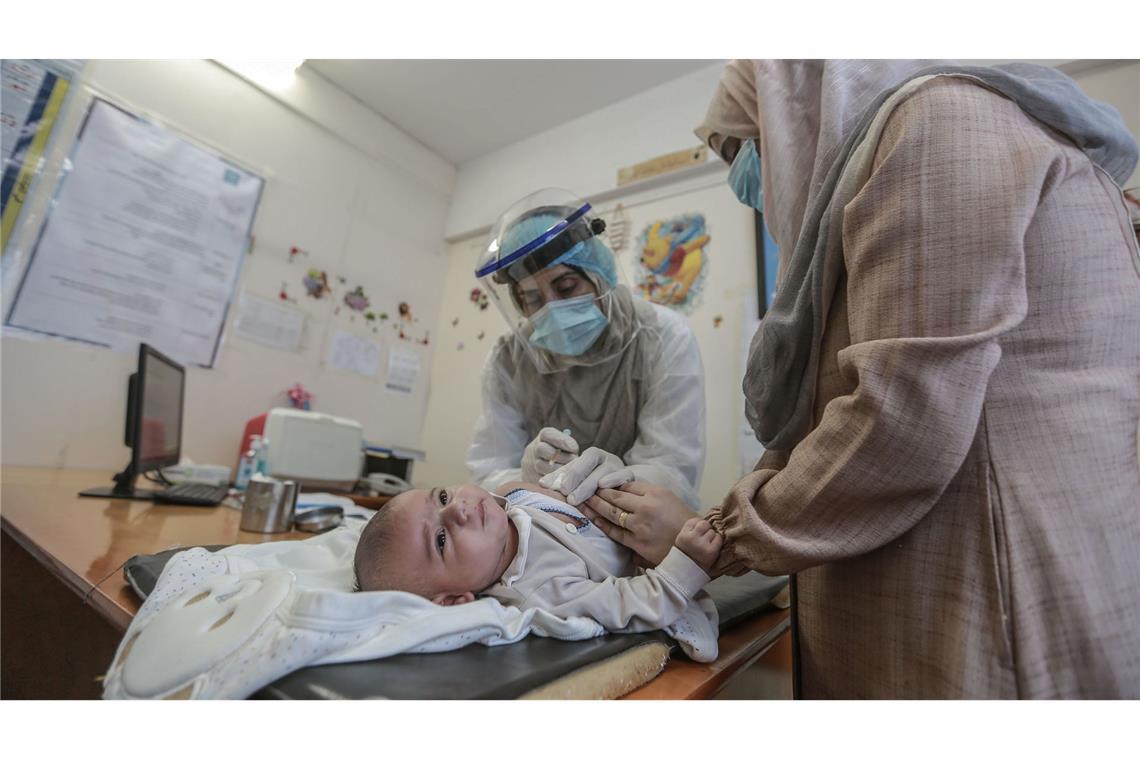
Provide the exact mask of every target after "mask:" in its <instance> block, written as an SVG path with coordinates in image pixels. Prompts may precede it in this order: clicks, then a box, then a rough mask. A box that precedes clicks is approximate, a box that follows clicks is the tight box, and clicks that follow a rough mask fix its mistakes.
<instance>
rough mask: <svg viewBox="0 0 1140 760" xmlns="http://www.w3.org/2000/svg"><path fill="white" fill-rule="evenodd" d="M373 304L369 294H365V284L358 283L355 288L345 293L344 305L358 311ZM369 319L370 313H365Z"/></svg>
mask: <svg viewBox="0 0 1140 760" xmlns="http://www.w3.org/2000/svg"><path fill="white" fill-rule="evenodd" d="M370 304H371V301H369V299H368V296H366V295H365V294H364V286H363V285H357V286H356V287H355V288H353V289H352V290H350V291H349V292H347V293H345V294H344V305H345V306H347V307H348V308H350V309H352V310H353V311H356V312H362V311H365V310H366V309H367V308H368V306H369V305H370ZM364 317H365V319H368V315H367V314H365V315H364Z"/></svg>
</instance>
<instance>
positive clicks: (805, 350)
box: [696, 61, 1137, 449]
mask: <svg viewBox="0 0 1140 760" xmlns="http://www.w3.org/2000/svg"><path fill="white" fill-rule="evenodd" d="M932 75H949V76H958V77H968V78H972V79H974V80H976V81H978V82H979V83H981V84H982V85H984V86H986V87H988V88H990V89H992V90H994V91H996V92H998V93H1000V94H1001V95H1003V96H1005V97H1007V98H1009V99H1010V100H1012V101H1013V102H1015V103H1016V104H1017V105H1018V106H1019V107H1021V109H1022V110H1023V111H1025V113H1026V114H1028V115H1029V116H1031V117H1032V118H1034V119H1036V120H1037V121H1040V122H1041V123H1043V124H1045V125H1046V126H1048V127H1051V128H1052V129H1054V130H1056V131H1058V132H1060V133H1062V134H1064V135H1065V136H1066V137H1068V138H1069V139H1070V140H1072V141H1073V142H1074V143H1075V144H1076V145H1077V147H1079V148H1080V149H1081V150H1083V151H1084V152H1085V154H1086V155H1088V157H1089V158H1090V159H1091V160H1092V161H1093V162H1094V163H1096V164H1097V165H1098V166H1100V167H1101V168H1102V169H1104V170H1105V171H1106V172H1107V173H1108V174H1109V175H1110V176H1112V177H1113V179H1115V180H1116V182H1117V183H1123V182H1124V181H1125V180H1127V178H1128V177H1129V175H1130V174H1131V173H1132V170H1133V169H1134V168H1135V166H1136V161H1137V147H1136V141H1135V140H1134V139H1133V138H1132V136H1131V135H1130V134H1129V133H1128V130H1127V129H1126V128H1125V126H1124V123H1123V121H1122V120H1121V118H1120V115H1119V114H1118V113H1117V112H1116V110H1115V109H1114V108H1112V107H1111V106H1109V105H1106V104H1103V103H1098V102H1095V101H1093V100H1091V99H1089V98H1088V97H1087V96H1086V95H1085V94H1084V93H1082V92H1081V91H1080V89H1079V88H1078V87H1077V85H1076V83H1075V82H1073V81H1072V80H1071V79H1069V78H1068V77H1067V76H1065V75H1064V74H1062V73H1061V72H1059V71H1057V70H1055V69H1052V68H1047V67H1044V66H1036V65H1033V64H1007V65H1003V66H994V67H988V66H960V65H955V64H953V63H946V62H943V63H933V64H931V62H929V61H733V62H732V63H730V64H729V65H728V66H727V67H726V69H725V72H724V74H723V75H722V76H721V82H720V86H719V87H718V89H717V92H716V95H715V96H714V98H713V102H712V104H711V105H710V107H709V111H708V115H707V116H706V119H705V123H704V124H702V125H701V126H700V127H698V128H697V130H696V133H697V136H698V137H700V138H701V139H702V140H704V141H705V142H706V143H708V145H709V147H710V148H712V149H713V150H714V151H716V152H717V153H718V154H719V155H720V156H721V157H722V158H724V159H726V160H731V158H732V156H733V155H734V154H735V151H736V148H737V147H738V146H739V144H740V141H741V140H744V139H755V140H757V141H758V142H757V147H758V149H759V152H760V160H761V171H762V183H763V192H764V216H765V218H766V221H767V223H768V226H769V229H770V230H771V232H772V235H773V237H774V238H775V240H776V243H777V245H778V246H779V248H780V274H779V286H778V288H777V291H776V296H775V298H774V300H773V303H772V306H771V308H770V309H769V310H768V313H767V314H766V315H765V317H764V319H763V321H762V322H761V323H760V327H759V329H758V330H757V331H756V334H755V336H753V339H752V345H751V348H750V350H749V354H748V368H747V371H746V373H745V378H744V395H745V399H746V404H745V413H746V414H747V416H748V421H749V423H750V424H751V425H752V428H753V430H754V431H755V432H756V437H757V438H758V439H759V440H760V441H761V442H762V443H763V444H764V445H765V446H767V447H769V448H775V449H790V448H792V447H794V446H795V445H796V443H798V442H799V441H800V440H801V439H802V438H803V437H804V436H805V435H807V433H808V432H809V430H810V427H811V423H812V407H813V402H814V397H813V392H814V387H815V381H816V373H817V368H818V365H819V351H820V342H821V338H822V335H823V325H824V318H823V315H824V309H825V305H826V304H827V303H830V301H831V298H832V296H833V295H834V287H835V278H832V277H827V278H825V277H824V270H825V268H826V267H828V265H829V264H830V266H831V268H835V267H837V266H838V267H841V266H842V257H841V254H842V244H841V242H837V241H834V240H832V241H830V244H829V241H828V236H827V230H828V229H830V228H832V227H833V226H834V225H835V224H836V223H837V220H838V219H840V218H841V216H842V213H843V209H842V206H841V205H840V204H833V203H832V201H833V198H834V195H835V189H836V185H837V183H838V182H839V179H840V177H841V175H842V174H843V170H844V168H845V167H846V165H847V161H848V159H849V158H850V156H851V154H852V152H853V151H854V150H855V148H856V147H857V146H858V145H859V143H860V141H861V140H862V139H863V137H864V136H865V134H866V132H867V130H868V128H869V126H870V124H871V122H872V121H873V120H874V118H875V115H876V114H877V113H878V110H879V107H880V106H881V105H882V104H883V102H884V101H885V100H887V98H889V97H890V96H891V95H892V94H894V93H895V91H896V90H898V89H899V88H900V87H902V86H903V85H905V84H906V83H907V82H909V81H910V80H912V79H915V78H917V77H923V76H932ZM833 206H834V207H833ZM829 257H838V259H839V261H838V262H836V261H830V262H829V260H828V258H829ZM825 291H826V292H825Z"/></svg>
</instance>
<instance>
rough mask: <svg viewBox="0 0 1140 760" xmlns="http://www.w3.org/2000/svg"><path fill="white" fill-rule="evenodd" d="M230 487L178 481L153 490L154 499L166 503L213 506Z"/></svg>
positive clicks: (222, 497) (223, 496) (219, 501)
mask: <svg viewBox="0 0 1140 760" xmlns="http://www.w3.org/2000/svg"><path fill="white" fill-rule="evenodd" d="M229 492H230V489H229V488H227V487H226V486H212V485H209V484H208V483H179V484H178V485H176V486H171V487H170V488H164V489H162V490H161V491H155V492H154V500H155V501H158V502H166V503H167V504H187V505H190V506H194V507H213V506H215V505H217V504H220V503H221V501H222V499H224V498H226V495H227V494H228V493H229Z"/></svg>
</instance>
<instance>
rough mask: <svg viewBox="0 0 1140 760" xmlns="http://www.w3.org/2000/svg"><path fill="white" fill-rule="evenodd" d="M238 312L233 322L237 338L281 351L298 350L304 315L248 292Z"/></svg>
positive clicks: (242, 298) (296, 310) (244, 295)
mask: <svg viewBox="0 0 1140 760" xmlns="http://www.w3.org/2000/svg"><path fill="white" fill-rule="evenodd" d="M238 309H239V311H238V315H237V318H236V319H235V320H234V333H235V334H237V335H238V336H240V337H242V338H246V339H247V340H252V341H255V342H257V343H261V344H262V345H266V346H270V347H271V348H279V349H281V350H282V351H294V352H295V351H297V350H298V349H299V348H300V347H301V331H302V330H303V328H304V326H305V312H303V311H301V310H300V309H296V308H293V307H291V306H286V305H285V304H282V303H280V302H278V301H271V300H270V299H268V298H261V297H259V296H255V295H252V294H250V293H242V295H241V302H240V303H239V304H238Z"/></svg>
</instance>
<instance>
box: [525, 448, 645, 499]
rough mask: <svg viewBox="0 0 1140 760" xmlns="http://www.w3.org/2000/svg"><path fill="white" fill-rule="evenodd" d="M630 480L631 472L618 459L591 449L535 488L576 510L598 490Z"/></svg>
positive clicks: (597, 449)
mask: <svg viewBox="0 0 1140 760" xmlns="http://www.w3.org/2000/svg"><path fill="white" fill-rule="evenodd" d="M631 480H633V470H631V469H629V468H628V467H626V466H625V462H623V461H621V457H619V456H617V455H616V454H611V453H610V452H608V451H604V450H602V449H599V448H597V447H594V446H591V447H590V448H588V449H586V450H585V451H583V452H582V453H581V455H579V456H578V458H577V459H575V460H574V461H572V462H570V463H569V464H567V465H564V466H563V467H560V468H559V469H558V470H556V471H554V472H552V473H550V474H549V475H544V476H543V477H542V479H541V480H539V481H538V484H539V485H540V486H542V487H543V488H549V489H551V490H553V491H558V492H560V493H562V494H564V495H565V496H566V501H567V503H569V504H571V505H572V506H578V505H579V504H581V503H582V502H584V501H585V500H586V499H588V498H590V497H591V496H593V495H594V491H597V490H598V489H599V488H617V487H618V486H620V485H621V484H622V483H628V482H629V481H631Z"/></svg>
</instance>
